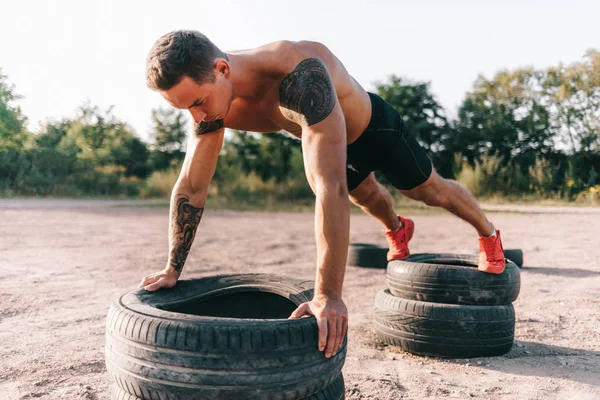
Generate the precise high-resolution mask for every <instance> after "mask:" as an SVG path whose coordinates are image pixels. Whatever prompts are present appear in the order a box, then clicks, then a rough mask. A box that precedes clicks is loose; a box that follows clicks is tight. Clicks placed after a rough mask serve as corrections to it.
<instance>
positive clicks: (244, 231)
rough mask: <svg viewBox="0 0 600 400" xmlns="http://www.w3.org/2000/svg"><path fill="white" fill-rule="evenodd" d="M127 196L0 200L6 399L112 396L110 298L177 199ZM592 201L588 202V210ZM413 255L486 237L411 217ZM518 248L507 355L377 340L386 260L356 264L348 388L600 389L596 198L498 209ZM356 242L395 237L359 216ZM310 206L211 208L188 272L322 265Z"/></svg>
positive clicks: (152, 261)
mask: <svg viewBox="0 0 600 400" xmlns="http://www.w3.org/2000/svg"><path fill="white" fill-rule="evenodd" d="M119 204H120V203H119V202H98V201H95V202H94V201H92V202H86V201H78V202H69V201H19V200H0V255H1V257H0V399H2V400H21V399H34V398H36V399H37V398H40V399H93V400H106V399H109V391H108V388H109V385H110V382H109V379H108V377H107V373H106V368H105V365H104V353H103V351H104V334H105V326H104V324H105V318H106V313H107V310H108V307H109V304H110V303H111V302H112V301H114V300H115V299H117V298H118V296H120V295H121V294H123V293H125V292H127V291H129V290H132V289H134V288H135V287H136V286H137V284H138V282H139V281H140V279H141V278H142V277H143V276H144V275H146V274H148V273H151V272H154V271H156V270H158V269H160V268H162V267H163V266H164V265H165V262H166V256H167V226H168V210H167V209H166V208H158V207H131V206H130V205H131V204H130V203H127V204H128V206H118V205H119ZM582 210H583V211H582ZM411 216H412V217H413V219H414V221H415V224H416V231H415V237H414V238H413V240H412V242H411V250H412V252H413V253H420V252H464V251H465V249H467V250H468V249H473V248H476V246H477V237H476V235H475V232H474V231H473V230H472V228H471V227H470V226H469V225H467V224H466V223H464V222H462V221H460V220H458V219H457V218H456V217H453V216H451V215H449V214H424V213H419V214H416V215H414V216H413V215H411ZM489 216H490V219H491V220H492V221H493V222H494V223H495V224H496V226H497V227H499V228H500V229H501V231H502V236H503V239H504V245H505V248H522V249H523V251H524V253H525V266H524V268H523V269H522V270H521V280H522V287H521V294H520V296H519V298H518V300H517V301H516V302H515V303H514V306H515V311H516V317H517V325H516V333H515V345H514V347H513V349H512V351H511V352H510V353H508V354H507V355H505V356H502V357H494V358H480V359H470V360H466V359H461V360H441V359H434V358H424V357H417V356H412V355H410V354H407V353H403V352H401V351H400V350H398V349H397V348H394V347H388V346H383V345H381V344H380V343H378V342H377V340H376V337H375V334H374V332H373V328H372V326H373V305H374V299H375V294H376V293H377V292H378V291H379V290H380V289H382V288H385V287H386V277H385V271H384V270H373V269H364V268H358V267H348V268H347V272H346V279H345V284H344V296H345V297H344V300H345V301H346V304H347V306H348V309H349V311H350V327H349V349H348V357H347V359H346V364H345V366H344V369H343V373H344V377H345V381H346V398H347V399H449V398H456V399H466V398H475V399H578V400H580V399H600V239H599V237H600V236H599V234H600V228H599V227H600V208H597V209H578V210H576V211H573V212H570V209H568V208H564V209H558V210H556V209H554V210H553V209H549V210H548V211H543V210H540V209H527V208H526V207H525V208H521V209H520V212H500V211H497V210H496V211H494V212H493V213H490V214H489ZM351 224H352V226H351V240H352V241H353V242H369V243H377V244H381V245H383V244H385V239H384V236H383V234H382V232H381V227H380V226H379V225H378V223H377V222H376V221H375V220H373V219H371V218H370V217H368V216H366V215H362V214H353V215H352V218H351ZM314 268H315V241H314V234H313V216H312V214H311V213H259V212H233V211H213V210H207V211H206V213H205V214H204V217H203V220H202V222H201V228H200V230H199V233H198V235H197V237H196V241H195V244H194V246H193V248H192V251H191V253H190V256H189V258H188V262H187V265H186V268H185V270H184V274H183V276H182V279H186V278H197V277H201V276H206V275H212V274H217V273H244V272H270V273H278V274H283V275H296V276H302V277H306V278H312V277H314Z"/></svg>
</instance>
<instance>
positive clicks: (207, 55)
mask: <svg viewBox="0 0 600 400" xmlns="http://www.w3.org/2000/svg"><path fill="white" fill-rule="evenodd" d="M217 58H224V59H226V60H228V58H227V55H226V54H225V53H223V52H222V51H221V50H220V49H219V48H218V47H217V46H215V45H214V44H213V43H212V42H211V41H210V40H209V39H208V38H207V37H206V36H204V35H203V34H202V33H200V32H197V31H191V30H178V31H173V32H169V33H167V34H165V35H163V36H161V37H160V38H159V39H158V40H157V41H156V42H155V43H154V45H153V46H152V49H151V50H150V53H149V54H148V58H147V60H146V84H147V85H148V87H149V88H151V89H153V90H169V89H171V88H172V87H173V86H175V85H177V84H178V83H179V82H180V81H181V79H183V77H184V76H186V75H187V76H189V77H190V78H192V79H194V80H195V81H196V82H198V83H199V84H202V83H206V82H213V81H214V79H215V76H214V74H213V68H214V65H215V60H216V59H217Z"/></svg>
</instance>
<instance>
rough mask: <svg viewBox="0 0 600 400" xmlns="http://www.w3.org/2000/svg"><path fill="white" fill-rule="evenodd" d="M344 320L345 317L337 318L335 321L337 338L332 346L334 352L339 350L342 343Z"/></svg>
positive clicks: (344, 332)
mask: <svg viewBox="0 0 600 400" xmlns="http://www.w3.org/2000/svg"><path fill="white" fill-rule="evenodd" d="M344 320H345V318H338V321H337V340H336V342H335V347H334V348H333V352H334V354H335V353H337V352H338V351H339V350H340V347H342V343H343V342H344V335H345V334H346V331H345V330H344Z"/></svg>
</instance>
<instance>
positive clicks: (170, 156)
mask: <svg viewBox="0 0 600 400" xmlns="http://www.w3.org/2000/svg"><path fill="white" fill-rule="evenodd" d="M152 124H153V130H152V134H151V136H152V138H153V144H152V147H153V149H152V155H151V164H152V165H153V168H154V169H159V170H164V169H166V168H168V167H170V166H173V164H177V166H178V165H179V164H180V163H181V162H182V161H183V159H184V157H185V146H186V136H187V131H188V129H187V119H186V116H185V114H184V113H183V112H182V111H181V110H176V109H174V108H158V109H153V110H152Z"/></svg>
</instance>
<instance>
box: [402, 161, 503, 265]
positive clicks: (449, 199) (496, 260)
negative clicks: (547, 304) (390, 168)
mask: <svg viewBox="0 0 600 400" xmlns="http://www.w3.org/2000/svg"><path fill="white" fill-rule="evenodd" d="M399 190H400V189H399ZM400 192H401V193H402V194H403V195H405V196H407V197H409V198H411V199H413V200H418V201H422V202H424V203H425V204H427V205H429V206H433V207H441V208H444V209H446V210H448V211H450V212H451V213H452V214H454V215H456V216H457V217H459V218H461V219H463V220H464V221H466V222H468V223H469V224H471V225H472V226H473V228H475V230H477V232H478V233H479V263H478V267H479V269H480V270H481V271H484V272H489V273H493V274H500V273H502V272H503V271H504V268H505V260H504V249H503V248H502V239H501V238H500V231H498V230H496V229H495V228H494V225H493V224H492V223H491V222H490V221H489V220H488V219H487V217H486V216H485V214H484V213H483V211H482V210H481V207H479V203H477V200H475V198H474V197H473V195H472V194H471V193H469V191H468V190H467V189H465V188H464V187H462V186H461V185H459V184H458V183H456V182H454V181H451V180H449V179H444V178H442V177H441V176H439V175H438V174H437V172H435V169H434V170H432V171H431V175H430V176H429V178H428V179H427V180H426V181H425V182H424V183H422V184H421V185H419V186H417V187H415V188H414V189H410V190H400Z"/></svg>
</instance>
